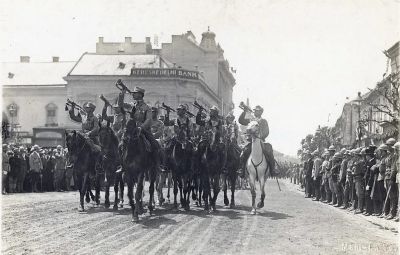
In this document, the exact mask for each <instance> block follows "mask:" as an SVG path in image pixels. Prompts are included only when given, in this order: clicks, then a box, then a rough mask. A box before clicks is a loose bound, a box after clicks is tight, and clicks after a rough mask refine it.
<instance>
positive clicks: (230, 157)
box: [221, 140, 240, 208]
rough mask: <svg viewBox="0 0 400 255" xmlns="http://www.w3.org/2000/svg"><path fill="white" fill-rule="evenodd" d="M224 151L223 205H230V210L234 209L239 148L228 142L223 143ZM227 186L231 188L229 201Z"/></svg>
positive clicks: (222, 176)
mask: <svg viewBox="0 0 400 255" xmlns="http://www.w3.org/2000/svg"><path fill="white" fill-rule="evenodd" d="M225 150H226V165H225V169H224V170H223V173H222V175H221V179H222V190H223V191H224V204H225V205H226V206H228V205H230V208H234V207H235V188H236V180H237V177H238V174H237V170H238V167H239V165H240V148H239V146H238V145H237V144H235V143H234V142H232V141H230V140H228V141H227V142H226V143H225ZM228 184H229V185H230V188H231V201H230V203H229V199H228Z"/></svg>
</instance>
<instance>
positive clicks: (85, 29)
mask: <svg viewBox="0 0 400 255" xmlns="http://www.w3.org/2000/svg"><path fill="white" fill-rule="evenodd" d="M399 14H400V0H376V1H375V0H286V1H285V0H279V1H278V0H270V1H260V0H259V1H251V0H248V1H243V0H202V1H198V0H182V1H175V0H164V1H163V0H159V1H157V0H152V1H144V0H142V1H136V0H119V1H118V0H115V1H103V0H95V1H94V0H87V1H82V0H68V1H66V0H65V1H59V0H2V1H0V26H1V29H0V38H1V39H0V61H1V62H3V61H19V56H22V55H28V56H31V61H32V62H36V61H50V60H51V57H52V56H59V57H60V60H77V59H78V58H79V57H80V56H81V55H82V53H84V52H95V47H96V42H97V40H98V37H99V36H103V37H104V41H105V42H114V41H115V42H122V41H123V40H124V37H127V36H131V37H132V40H133V41H144V38H145V37H146V36H149V37H154V35H157V36H158V38H159V41H160V42H170V41H171V35H172V34H183V33H185V32H186V31H188V30H191V31H192V32H193V33H194V34H195V36H196V38H197V40H198V41H200V40H201V33H202V32H204V31H206V30H207V27H208V26H209V27H210V30H211V31H213V32H215V33H216V40H217V42H219V43H220V44H221V46H222V48H223V49H224V51H225V53H224V54H225V57H226V58H227V59H228V61H229V63H230V65H231V66H232V67H233V68H234V69H236V70H237V72H236V74H234V76H235V78H236V85H235V87H234V94H233V100H234V102H235V104H236V105H239V102H240V101H245V100H246V98H249V99H250V104H251V105H252V106H255V105H261V106H262V107H263V108H264V115H263V116H264V117H265V118H266V119H267V120H268V122H269V126H270V136H269V137H268V138H267V140H268V141H269V142H270V143H272V145H273V146H274V148H275V149H277V150H278V151H281V152H283V153H285V154H288V155H296V152H297V149H298V148H299V147H300V141H301V139H302V138H304V137H305V136H306V135H307V134H310V133H314V132H315V130H316V128H317V127H318V125H321V126H326V125H328V126H333V125H334V124H335V122H336V119H337V118H338V117H339V116H340V114H341V112H342V108H343V104H344V103H345V102H346V101H348V99H346V98H355V97H356V96H357V92H358V91H361V92H367V91H368V89H367V88H368V87H369V88H372V87H374V86H375V84H376V82H378V81H379V80H380V79H381V78H382V74H383V73H384V72H385V70H386V63H387V60H386V57H385V55H384V54H383V53H382V51H383V50H385V49H388V48H389V47H391V46H392V45H393V44H394V43H395V42H397V41H399V40H400V25H399V24H400V15H399ZM235 113H239V111H238V110H236V111H235Z"/></svg>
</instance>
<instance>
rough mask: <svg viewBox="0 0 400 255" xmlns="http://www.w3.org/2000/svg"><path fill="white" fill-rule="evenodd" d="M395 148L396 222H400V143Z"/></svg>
mask: <svg viewBox="0 0 400 255" xmlns="http://www.w3.org/2000/svg"><path fill="white" fill-rule="evenodd" d="M393 148H394V153H395V156H396V163H395V164H394V166H395V169H396V185H397V214H396V218H395V221H396V222H398V221H399V215H400V208H399V207H400V160H399V157H400V142H397V143H395V144H394V146H393Z"/></svg>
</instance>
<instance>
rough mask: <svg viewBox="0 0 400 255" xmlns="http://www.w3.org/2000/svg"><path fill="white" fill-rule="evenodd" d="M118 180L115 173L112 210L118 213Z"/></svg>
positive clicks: (118, 176)
mask: <svg viewBox="0 0 400 255" xmlns="http://www.w3.org/2000/svg"><path fill="white" fill-rule="evenodd" d="M119 178H120V175H119V174H117V173H115V176H114V206H113V210H114V211H118V202H119V199H118V184H119ZM106 198H107V193H106Z"/></svg>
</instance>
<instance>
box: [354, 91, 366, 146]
mask: <svg viewBox="0 0 400 255" xmlns="http://www.w3.org/2000/svg"><path fill="white" fill-rule="evenodd" d="M354 101H355V103H356V105H357V106H358V121H357V124H358V125H357V138H358V147H361V138H362V127H361V104H362V102H363V101H364V100H363V99H362V97H361V92H358V95H357V99H356V100H354Z"/></svg>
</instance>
